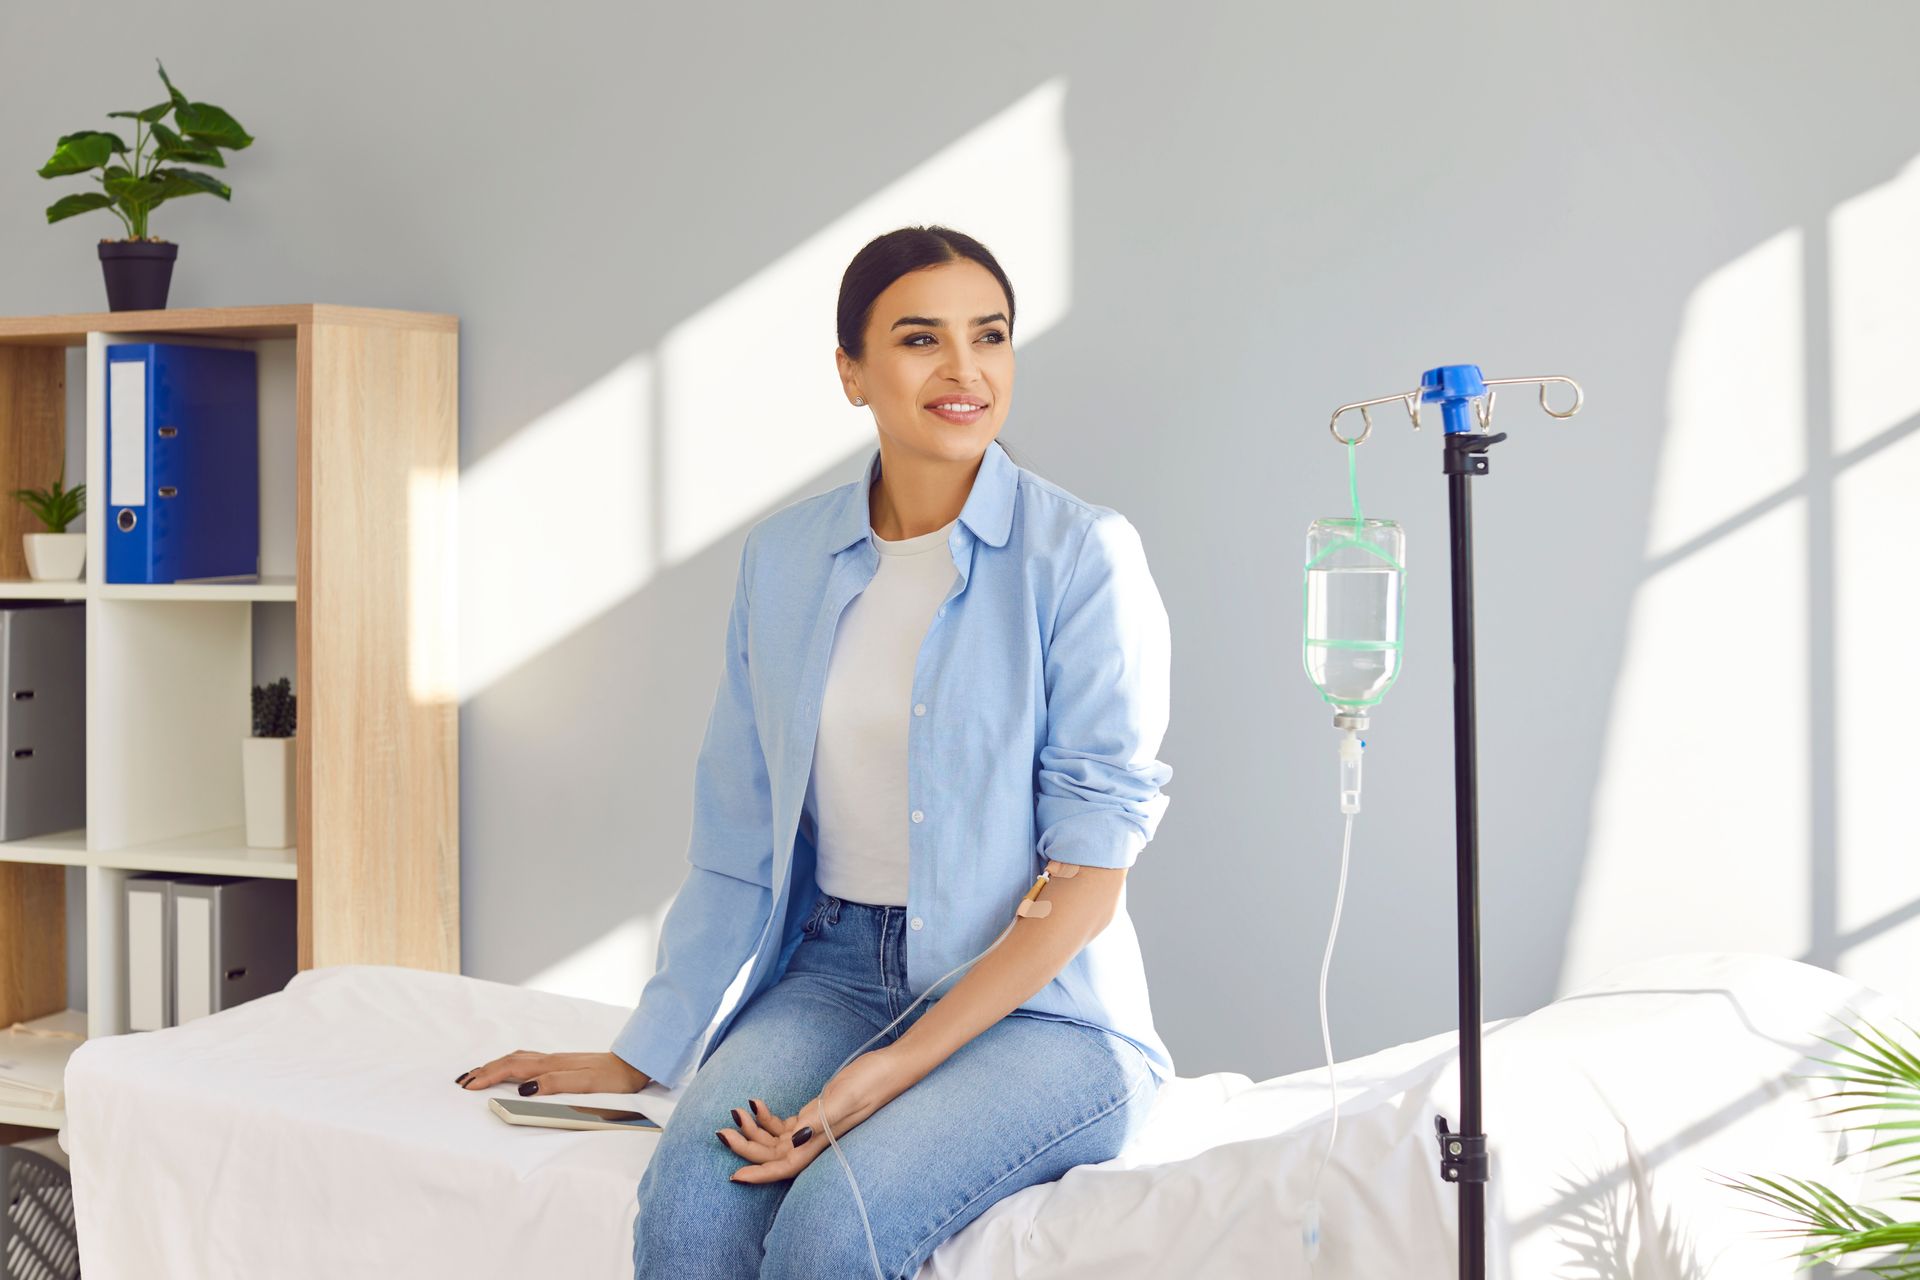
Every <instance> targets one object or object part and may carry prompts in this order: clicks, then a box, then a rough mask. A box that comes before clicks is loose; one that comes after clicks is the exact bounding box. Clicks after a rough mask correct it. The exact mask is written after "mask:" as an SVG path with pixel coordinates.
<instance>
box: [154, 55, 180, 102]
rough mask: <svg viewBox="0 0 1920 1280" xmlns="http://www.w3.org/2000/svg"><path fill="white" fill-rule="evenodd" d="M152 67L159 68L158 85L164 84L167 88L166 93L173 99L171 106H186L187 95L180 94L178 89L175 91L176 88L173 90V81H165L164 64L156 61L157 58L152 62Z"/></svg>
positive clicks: (165, 67) (158, 60) (165, 71)
mask: <svg viewBox="0 0 1920 1280" xmlns="http://www.w3.org/2000/svg"><path fill="white" fill-rule="evenodd" d="M153 65H154V66H156V67H159V68H160V83H161V84H164V85H166V86H167V92H168V93H169V94H170V95H172V98H173V105H174V106H176V107H184V106H186V105H187V95H186V94H184V93H182V92H180V91H179V90H178V89H176V88H174V87H173V81H171V80H169V79H167V66H166V64H165V63H164V62H161V61H160V59H158V58H155V59H154V60H153Z"/></svg>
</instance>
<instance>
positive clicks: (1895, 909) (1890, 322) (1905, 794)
mask: <svg viewBox="0 0 1920 1280" xmlns="http://www.w3.org/2000/svg"><path fill="white" fill-rule="evenodd" d="M1916 226H1920V163H1910V164H1908V165H1907V166H1906V168H1904V169H1903V170H1902V171H1901V172H1900V173H1899V175H1898V176H1896V177H1895V178H1894V179H1893V180H1892V181H1891V182H1888V183H1886V184H1884V185H1882V186H1879V187H1875V188H1873V189H1872V190H1870V191H1866V192H1863V193H1861V194H1860V195H1858V196H1855V197H1854V198H1852V199H1851V200H1848V201H1846V202H1844V203H1842V204H1840V205H1837V206H1835V208H1834V211H1833V214H1832V217H1831V218H1830V219H1829V222H1828V230H1829V234H1830V237H1831V240H1832V245H1833V303H1832V310H1833V369H1834V383H1833V406H1834V448H1835V449H1836V450H1837V451H1841V452H1845V451H1847V450H1850V449H1855V448H1858V447H1860V446H1861V445H1864V444H1868V443H1869V442H1871V441H1873V440H1874V439H1875V438H1876V437H1880V436H1884V435H1886V434H1887V433H1888V432H1889V431H1893V430H1895V429H1897V428H1899V427H1900V426H1901V425H1902V424H1904V423H1906V422H1907V421H1908V420H1909V419H1911V418H1912V417H1913V415H1914V413H1915V412H1916V410H1920V376H1916V372H1915V361H1914V357H1915V353H1916V352H1920V243H1916V237H1915V234H1914V228H1915V227H1916ZM1916 495H1920V433H1914V434H1908V435H1906V436H1905V437H1904V438H1901V439H1897V440H1896V441H1895V442H1894V443H1892V444H1889V445H1887V446H1886V447H1885V448H1884V449H1883V450H1881V451H1878V452H1874V453H1871V454H1869V455H1868V456H1866V457H1864V458H1861V459H1860V460H1859V461H1857V462H1855V463H1854V464H1853V465H1852V466H1849V467H1848V468H1847V469H1846V470H1845V471H1843V472H1841V473H1840V475H1839V476H1838V477H1837V478H1836V480H1835V486H1834V566H1835V571H1836V572H1835V581H1834V619H1833V633H1834V662H1835V667H1836V669H1835V672H1834V687H1835V702H1836V705H1835V708H1834V719H1835V725H1834V738H1835V742H1834V751H1835V786H1836V790H1837V792H1838V795H1837V803H1838V814H1839V816H1838V827H1839V830H1838V847H1839V859H1840V865H1839V885H1838V899H1839V901H1838V912H1839V918H1838V920H1837V921H1836V925H1837V929H1838V932H1839V934H1840V936H1841V937H1842V938H1843V939H1847V938H1848V936H1849V935H1855V936H1856V937H1857V939H1858V940H1856V941H1853V943H1852V945H1851V946H1849V947H1848V948H1847V950H1846V951H1844V952H1843V953H1842V954H1841V956H1840V959H1839V967H1840V968H1841V970H1842V971H1843V972H1844V973H1846V974H1847V975H1848V976H1849V977H1853V978H1857V979H1858V980H1860V981H1861V982H1864V983H1866V984H1867V985H1869V986H1871V987H1875V988H1877V989H1879V990H1881V991H1886V992H1888V993H1890V994H1894V995H1899V996H1902V997H1904V998H1906V999H1909V1000H1912V999H1917V998H1920V918H1913V917H1914V912H1913V908H1914V906H1915V904H1916V903H1920V822H1916V820H1915V819H1914V816H1913V788H1914V763H1915V761H1916V760H1920V752H1916V751H1915V750H1914V747H1913V731H1914V730H1913V726H1914V723H1915V721H1917V720H1920V664H1916V663H1915V661H1914V658H1913V649H1914V643H1915V639H1916V637H1917V636H1920V601H1917V596H1916V591H1915V586H1914V584H1915V583H1916V582H1920V564H1917V563H1916V556H1917V555H1920V552H1916V549H1915V547H1916V539H1915V536H1914V535H1915V530H1916V520H1915V516H1914V506H1915V502H1914V499H1915V496H1916ZM1903 916H1904V917H1908V918H1903Z"/></svg>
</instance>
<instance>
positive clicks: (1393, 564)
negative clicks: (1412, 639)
mask: <svg viewBox="0 0 1920 1280" xmlns="http://www.w3.org/2000/svg"><path fill="white" fill-rule="evenodd" d="M1405 564H1406V535H1405V533H1404V532H1403V531H1402V530H1401V528H1400V526H1399V525H1398V524H1395V523H1394V522H1393V521H1391V520H1361V521H1358V522H1356V521H1354V520H1353V519H1351V518H1349V517H1344V516H1336V517H1328V518H1325V519H1321V520H1315V521H1314V522H1313V524H1312V525H1310V526H1309V527H1308V529H1307V567H1306V583H1305V586H1304V597H1305V598H1304V600H1303V602H1302V604H1303V610H1304V615H1305V625H1304V630H1303V632H1302V637H1301V640H1302V643H1301V659H1302V661H1303V663H1304V664H1305V666H1306V669H1307V677H1308V679H1310V680H1312V681H1313V683H1314V684H1315V685H1316V686H1317V687H1318V688H1319V690H1320V696H1321V697H1322V698H1324V699H1325V700H1326V701H1328V702H1330V703H1332V704H1333V706H1334V708H1335V709H1336V710H1337V711H1342V712H1348V713H1358V714H1361V715H1364V714H1366V712H1367V710H1368V708H1370V707H1372V706H1374V705H1375V704H1376V703H1378V702H1379V701H1380V699H1381V698H1383V697H1384V696H1386V692H1387V690H1388V689H1389V688H1390V687H1392V685H1393V682H1394V680H1395V679H1396V678H1398V676H1399V675H1400V644H1401V640H1402V639H1403V637H1404V622H1403V618H1404V609H1403V606H1404V605H1405V603H1406V595H1405V591H1406V574H1405V569H1404V566H1405Z"/></svg>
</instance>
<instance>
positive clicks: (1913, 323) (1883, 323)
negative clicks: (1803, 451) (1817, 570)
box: [1827, 160, 1920, 453]
mask: <svg viewBox="0 0 1920 1280" xmlns="http://www.w3.org/2000/svg"><path fill="white" fill-rule="evenodd" d="M1827 227H1828V232H1829V234H1830V236H1831V240H1832V245H1833V267H1832V272H1833V419H1834V432H1833V437H1834V438H1833V447H1834V449H1835V450H1836V451H1838V452H1843V453H1844V452H1845V451H1847V450H1849V449H1852V448H1855V447H1856V446H1858V445H1861V444H1864V443H1865V442H1866V441H1867V440H1869V439H1871V438H1872V437H1874V436H1876V435H1879V434H1880V433H1881V432H1882V431H1885V430H1886V429H1887V428H1888V427H1891V426H1894V425H1896V424H1898V423H1901V422H1904V421H1905V420H1906V419H1908V418H1910V417H1912V416H1913V415H1914V413H1915V412H1916V411H1920V373H1917V372H1916V370H1915V366H1914V356H1915V353H1916V352H1920V235H1916V234H1915V228H1920V160H1916V161H1913V162H1910V163H1909V164H1908V165H1907V167H1906V168H1905V169H1903V170H1901V172H1900V175H1899V176H1898V177H1896V178H1895V179H1894V180H1893V181H1891V182H1888V183H1886V184H1884V185H1882V186H1878V187H1874V188H1873V189H1872V190H1870V191H1863V192H1861V193H1860V194H1859V195H1857V196H1854V197H1853V198H1852V199H1850V200H1846V201H1843V202H1841V203H1840V204H1837V205H1835V206H1834V209H1833V213H1832V215H1831V216H1830V217H1829V219H1828V221H1827Z"/></svg>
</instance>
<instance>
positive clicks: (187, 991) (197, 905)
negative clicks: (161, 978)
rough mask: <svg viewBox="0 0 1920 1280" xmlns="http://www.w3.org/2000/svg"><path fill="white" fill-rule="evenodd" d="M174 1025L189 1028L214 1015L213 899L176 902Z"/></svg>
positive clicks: (191, 899)
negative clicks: (196, 1019) (199, 1020)
mask: <svg viewBox="0 0 1920 1280" xmlns="http://www.w3.org/2000/svg"><path fill="white" fill-rule="evenodd" d="M173 906H174V912H173V954H174V956H175V958H176V961H177V963H176V965H175V969H174V973H175V978H174V984H173V1007H174V1015H175V1016H174V1024H175V1025H176V1026H185V1025H186V1024H187V1023H189V1022H192V1021H193V1020H194V1019H195V1018H204V1017H206V1016H207V1015H208V1014H210V1013H212V1012H213V900H212V899H211V898H203V897H199V896H194V897H176V898H175V899H174V900H173Z"/></svg>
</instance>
